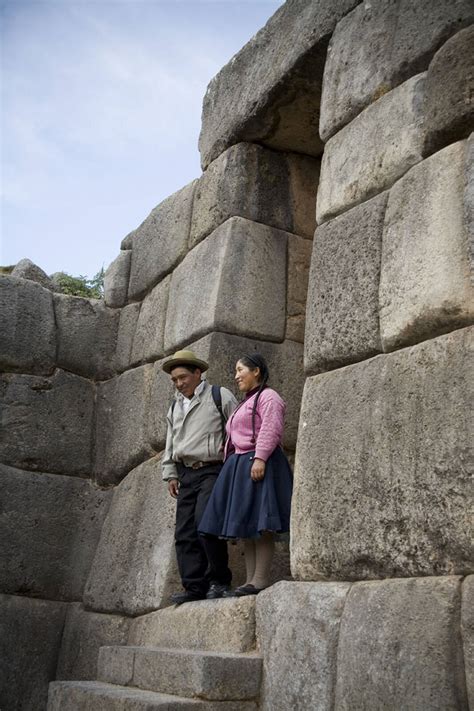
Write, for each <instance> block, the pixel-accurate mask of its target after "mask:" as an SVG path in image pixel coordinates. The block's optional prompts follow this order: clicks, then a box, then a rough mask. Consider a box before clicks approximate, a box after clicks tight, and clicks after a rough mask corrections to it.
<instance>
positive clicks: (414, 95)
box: [316, 74, 425, 223]
mask: <svg viewBox="0 0 474 711" xmlns="http://www.w3.org/2000/svg"><path fill="white" fill-rule="evenodd" d="M424 80H425V75H424V74H419V75H417V76H415V77H413V78H412V79H409V80H408V81H407V82H405V83H404V84H402V85H401V86H399V87H397V88H396V89H393V91H391V92H389V93H388V94H386V95H385V96H382V97H381V98H380V99H378V100H377V101H376V102H375V103H374V104H372V105H371V106H368V107H367V108H366V109H365V110H364V111H363V112H362V113H361V114H360V115H359V116H357V118H355V119H354V120H353V121H352V123H350V124H349V125H348V126H345V127H344V128H343V129H342V130H341V131H339V133H337V134H336V135H335V136H333V137H332V138H331V139H329V141H328V142H327V145H326V149H325V151H324V155H323V160H322V165H321V177H320V181H319V191H318V200H317V208H316V219H317V221H318V223H321V222H324V221H325V220H327V219H329V218H330V217H333V216H334V215H337V214H339V213H340V212H343V211H344V210H347V209H348V208H350V207H352V206H353V205H356V204H357V203H360V202H363V201H364V200H367V199H368V198H370V197H372V196H373V195H375V194H376V193H379V192H381V191H382V190H384V189H385V188H388V187H390V185H392V184H393V183H394V182H395V181H396V180H397V178H400V177H401V176H402V175H403V174H404V173H406V171H407V170H408V169H409V168H411V167H412V166H413V165H415V163H418V162H419V161H420V160H421V159H422V148H423V136H424V134H423V87H424Z"/></svg>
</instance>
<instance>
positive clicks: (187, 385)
mask: <svg viewBox="0 0 474 711" xmlns="http://www.w3.org/2000/svg"><path fill="white" fill-rule="evenodd" d="M171 380H172V381H173V383H174V386H175V388H176V390H177V391H178V392H180V393H181V394H182V395H184V397H187V398H189V399H190V398H192V396H193V395H194V391H195V390H196V388H197V386H198V385H199V383H200V382H201V371H200V370H199V368H198V369H197V370H195V371H194V373H191V371H190V370H188V369H187V368H186V367H185V366H181V365H180V366H176V368H173V370H172V371H171Z"/></svg>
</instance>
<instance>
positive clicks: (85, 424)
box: [0, 370, 94, 476]
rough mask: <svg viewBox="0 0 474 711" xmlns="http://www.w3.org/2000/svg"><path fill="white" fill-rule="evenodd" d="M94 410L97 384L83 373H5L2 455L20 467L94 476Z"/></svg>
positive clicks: (0, 397)
mask: <svg viewBox="0 0 474 711" xmlns="http://www.w3.org/2000/svg"><path fill="white" fill-rule="evenodd" d="M93 411H94V385H93V384H92V383H91V382H90V381H89V380H85V378H81V377H79V376H78V375H72V374H70V373H65V372H64V371H62V370H57V371H56V372H55V373H54V375H53V376H51V377H50V378H44V377H40V376H36V375H13V374H10V375H2V376H0V422H1V426H0V459H1V460H2V461H3V462H4V463H5V464H11V465H12V466H15V467H19V468H20V469H37V470H39V471H47V472H57V473H59V474H64V472H67V473H68V474H72V475H78V476H89V475H90V473H91V468H92V467H91V443H92V416H93Z"/></svg>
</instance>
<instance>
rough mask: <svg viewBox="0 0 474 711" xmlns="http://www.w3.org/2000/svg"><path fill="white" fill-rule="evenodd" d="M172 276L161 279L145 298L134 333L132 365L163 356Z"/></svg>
mask: <svg viewBox="0 0 474 711" xmlns="http://www.w3.org/2000/svg"><path fill="white" fill-rule="evenodd" d="M170 281H171V276H169V277H166V278H165V279H163V281H160V283H159V284H157V286H155V287H154V289H152V290H151V291H150V293H149V294H147V295H146V296H145V298H144V299H143V302H142V305H141V308H140V313H139V316H138V320H137V324H136V327H135V330H134V333H133V344H132V352H131V362H132V365H136V364H137V363H143V362H146V361H150V360H156V359H158V358H162V357H163V355H164V336H165V320H166V309H167V307H168V295H169V288H170Z"/></svg>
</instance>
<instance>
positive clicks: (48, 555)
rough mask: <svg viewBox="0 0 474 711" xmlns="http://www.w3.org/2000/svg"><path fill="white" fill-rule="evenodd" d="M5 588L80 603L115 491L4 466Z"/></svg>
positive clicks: (0, 521) (1, 578)
mask: <svg viewBox="0 0 474 711" xmlns="http://www.w3.org/2000/svg"><path fill="white" fill-rule="evenodd" d="M0 481H1V488H2V512H1V517H0V588H1V590H2V591H3V592H7V593H13V594H18V595H32V596H35V597H44V598H47V599H48V598H49V599H53V600H54V599H56V600H58V599H59V600H79V599H80V598H81V596H82V591H83V588H84V584H85V581H86V579H87V575H88V574H89V569H90V566H91V563H92V559H93V557H94V551H95V549H96V546H97V543H98V541H99V536H100V531H101V528H102V524H103V522H104V519H105V515H106V513H107V509H108V506H109V503H110V497H111V493H109V492H105V491H101V490H100V489H97V488H95V487H93V486H92V484H91V483H90V481H87V480H85V479H78V478H77V477H70V476H60V475H58V474H40V473H38V472H26V471H20V470H19V469H13V468H12V467H7V466H5V465H4V464H0Z"/></svg>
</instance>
